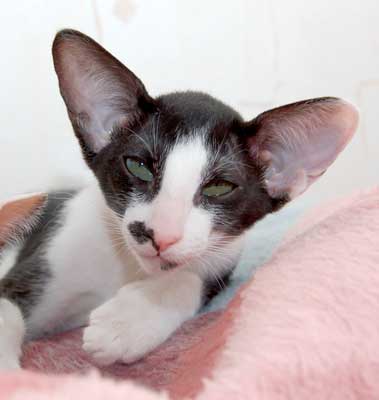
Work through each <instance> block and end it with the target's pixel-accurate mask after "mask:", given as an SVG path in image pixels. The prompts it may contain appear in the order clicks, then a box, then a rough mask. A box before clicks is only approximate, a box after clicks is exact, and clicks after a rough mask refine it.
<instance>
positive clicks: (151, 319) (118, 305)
mask: <svg viewBox="0 0 379 400" xmlns="http://www.w3.org/2000/svg"><path fill="white" fill-rule="evenodd" d="M177 325H178V321H177V318H176V317H175V315H172V314H170V311H169V310H166V309H164V308H163V307H161V306H159V305H158V304H156V303H155V302H153V301H152V299H151V298H149V295H148V293H146V290H145V288H144V286H143V284H142V283H135V284H129V285H127V286H125V287H124V288H123V289H121V290H120V291H119V292H118V294H117V295H116V296H115V297H114V298H113V299H111V300H109V301H108V302H106V303H105V304H103V305H102V306H100V307H99V308H97V309H96V310H94V311H93V312H92V313H91V315H90V323H89V326H88V328H86V329H85V331H84V335H83V349H84V350H85V351H86V352H88V353H89V354H91V356H92V357H93V358H94V359H95V360H96V362H97V363H99V364H101V365H109V364H112V363H114V362H115V361H122V362H125V363H131V362H133V361H137V360H138V359H140V358H142V357H143V356H144V355H145V354H147V353H148V352H150V351H151V350H153V349H154V348H156V347H157V346H158V345H159V344H161V343H162V342H164V341H165V340H166V339H167V338H168V337H169V336H170V335H171V333H172V332H173V331H174V330H175V329H176V328H177Z"/></svg>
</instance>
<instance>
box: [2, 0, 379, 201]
mask: <svg viewBox="0 0 379 400" xmlns="http://www.w3.org/2000/svg"><path fill="white" fill-rule="evenodd" d="M0 10H1V15H0V48H1V57H0V126H1V131H0V182H1V193H0V197H5V196H8V195H11V194H14V193H17V192H23V191H26V190H30V189H34V188H41V187H43V186H44V185H45V184H46V182H47V181H48V180H49V179H50V180H51V177H55V176H57V175H68V176H75V177H79V176H82V175H84V174H86V172H87V171H86V168H85V166H84V163H83V162H82V160H81V157H80V152H79V149H78V146H77V144H76V142H75V140H74V137H73V134H72V133H71V128H70V126H69V123H68V118H67V116H66V111H65V108H64V105H63V102H62V100H61V99H60V96H59V93H58V87H57V82H56V78H55V74H54V72H53V66H52V60H51V55H50V46H51V41H52V39H53V36H54V33H55V32H56V31H57V30H58V29H61V28H64V27H72V28H76V29H79V30H82V31H84V32H85V33H87V34H89V35H91V36H93V37H94V38H95V39H97V40H99V41H100V42H101V43H102V44H103V45H105V46H106V47H108V48H109V49H110V50H111V52H113V53H114V54H115V55H116V56H117V57H119V58H120V59H121V60H122V61H123V62H125V63H126V64H127V65H128V66H129V67H130V68H131V69H132V70H134V71H135V72H136V73H137V75H139V77H140V78H141V79H142V80H143V81H144V82H145V84H146V86H147V88H148V89H149V90H150V92H151V93H152V94H158V93H162V92H167V91H171V90H175V89H199V90H204V91H208V92H210V93H211V94H213V95H215V96H217V97H219V98H221V99H223V100H224V101H226V102H229V103H230V104H231V105H233V106H234V107H236V108H237V109H238V110H239V111H241V112H242V113H243V115H244V116H245V117H246V118H251V117H253V116H255V115H256V114H257V113H259V112H261V111H263V110H265V109H267V108H270V107H274V106H276V105H279V104H282V103H287V102H291V101H295V100H299V99H303V98H309V97H316V96H326V95H333V96H341V97H344V98H346V99H348V100H350V101H352V102H354V103H355V104H357V105H358V107H359V108H360V110H361V112H362V117H361V127H360V130H359V133H358V135H357V136H356V137H355V139H354V140H353V142H352V143H351V144H350V145H349V147H348V148H347V149H346V151H345V152H344V153H343V155H342V156H341V157H340V158H339V159H338V160H337V162H336V163H335V164H334V166H333V167H332V168H331V169H330V170H329V172H328V173H327V174H326V175H325V176H324V177H323V178H322V179H321V180H320V181H319V183H317V184H316V185H314V187H312V189H311V190H310V191H309V193H308V195H307V196H308V197H311V198H313V199H315V200H316V201H320V200H323V199H325V198H327V197H330V196H336V195H343V194H346V193H349V192H351V191H353V190H355V189H357V188H363V187H367V186H369V185H372V184H374V183H378V182H379V132H378V127H379V23H378V22H379V2H378V0H364V1H363V0H333V1H330V0H317V1H314V2H310V1H304V0H286V1H283V0H233V1H230V0H191V1H184V0H118V1H117V0H107V1H105V0H97V1H96V0H92V1H91V0H80V1H78V0H65V1H52V0H51V1H48V0H33V1H27V0H14V1H10V0H9V1H5V0H3V1H2V2H1V6H0Z"/></svg>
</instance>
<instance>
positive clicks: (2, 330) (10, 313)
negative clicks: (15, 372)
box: [0, 298, 25, 370]
mask: <svg viewBox="0 0 379 400" xmlns="http://www.w3.org/2000/svg"><path fill="white" fill-rule="evenodd" d="M24 333H25V327H24V321H23V318H22V315H21V312H20V310H19V308H18V307H17V306H15V305H14V304H12V303H11V302H10V301H8V300H6V299H3V298H2V299H0V370H8V369H18V368H20V363H19V357H20V355H21V345H22V341H23V338H24Z"/></svg>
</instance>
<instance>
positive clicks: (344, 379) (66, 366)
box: [0, 188, 379, 400]
mask: <svg viewBox="0 0 379 400" xmlns="http://www.w3.org/2000/svg"><path fill="white" fill-rule="evenodd" d="M44 198H45V197H44V195H36V196H32V197H26V198H23V199H19V200H15V201H14V202H12V203H11V204H10V203H8V204H7V205H5V206H3V207H2V208H1V209H0V225H1V226H0V245H1V244H3V245H4V243H5V242H6V240H8V238H9V237H10V236H12V235H16V234H17V233H18V232H19V231H20V230H23V229H25V227H27V226H28V224H29V223H31V222H32V219H31V218H34V217H35V216H36V215H37V216H38V210H39V209H40V207H43V202H44ZM295 214H296V215H295ZM297 215H298V214H297V213H294V215H292V216H291V218H292V220H293V219H294V218H295V217H296V216H297ZM291 218H287V221H290V220H291ZM25 223H26V224H25ZM276 223H277V225H276V226H282V233H283V232H284V231H286V228H287V227H288V225H289V223H288V225H287V226H286V227H284V225H282V224H280V223H279V219H278V220H277V221H276ZM273 224H274V225H272V226H273V227H274V226H275V222H273ZM274 230H275V229H274ZM280 236H281V234H278V237H276V239H275V243H277V242H278V241H279V237H280ZM261 237H262V236H261ZM263 237H264V236H263ZM268 237H270V235H266V240H267V238H268ZM255 243H256V244H257V243H259V241H258V242H255ZM273 243H274V242H273ZM266 244H267V242H266ZM261 247H262V248H265V246H264V243H261ZM274 247H275V246H274V244H272V245H271V246H267V249H268V250H267V251H266V253H265V254H263V253H262V254H263V256H262V257H261V258H260V257H258V256H257V258H256V262H253V261H251V264H250V267H249V268H244V267H243V265H246V264H248V263H247V260H248V259H249V257H247V258H245V261H244V262H245V264H241V265H242V266H241V267H240V270H239V273H237V275H236V277H235V285H234V289H236V288H237V286H238V285H237V284H238V283H239V282H240V281H241V280H243V279H244V278H245V277H246V276H247V275H249V273H250V270H251V269H252V266H254V267H256V266H257V265H258V264H260V261H259V259H261V260H262V261H265V262H264V265H263V266H262V267H261V268H259V269H254V271H255V273H254V274H253V276H252V277H251V278H250V279H248V280H247V281H246V282H245V283H244V284H243V286H242V287H240V288H238V290H237V294H236V295H235V296H234V298H233V300H232V301H231V302H230V303H229V304H228V305H227V306H226V307H225V308H222V306H224V305H225V303H227V301H228V296H229V297H230V295H231V293H232V290H233V288H232V289H231V290H230V292H228V293H226V294H224V297H222V298H219V299H216V301H215V303H214V304H213V305H212V307H213V308H212V310H207V312H204V313H203V314H202V315H200V316H199V317H198V318H196V319H194V320H192V321H190V322H188V323H187V324H185V325H184V326H183V327H182V328H181V329H180V330H179V331H178V332H177V333H176V334H175V335H174V336H173V337H172V338H170V339H169V340H168V341H167V342H166V343H164V344H163V345H162V346H161V347H160V348H158V349H157V350H156V351H154V352H153V353H152V354H150V355H149V356H147V357H146V358H145V359H144V360H142V361H140V362H137V363H134V364H132V365H129V366H125V365H120V364H119V365H114V366H112V367H109V368H106V369H98V371H97V372H93V371H94V370H96V367H95V366H94V365H93V363H92V362H91V360H90V359H89V357H88V356H87V355H86V354H85V353H84V352H83V351H82V350H81V332H80V331H79V330H77V331H74V332H67V333H64V334H61V335H58V336H56V337H52V338H47V339H43V340H40V341H36V342H31V343H28V344H26V345H25V347H24V357H23V366H24V368H25V369H26V371H14V372H4V373H1V374H0V399H45V398H46V399H52V398H53V399H68V398H76V397H79V396H80V397H81V398H91V399H103V398H112V399H118V398H120V399H121V398H128V399H159V398H168V397H171V398H197V399H237V400H238V399H297V398H298V399H376V398H379V379H378V376H379V189H378V188H374V189H372V190H370V191H367V192H364V193H360V194H359V195H356V196H354V197H353V198H350V199H346V200H344V201H342V202H341V203H338V204H337V205H336V204H334V205H333V206H330V205H328V206H327V207H324V208H322V209H319V210H317V212H313V213H311V214H308V216H307V217H306V218H305V219H303V220H302V221H300V222H299V223H298V224H297V226H296V228H294V229H292V230H291V232H290V233H289V234H287V235H286V238H285V240H284V241H283V242H282V244H281V246H279V248H278V249H277V250H275V252H274V255H273V256H272V257H270V253H271V249H273V248H274ZM257 248H259V246H258V247H257ZM251 250H252V249H251V248H250V249H247V251H248V254H250V255H252V254H253V253H254V252H252V251H251ZM258 253H259V252H258ZM252 258H254V255H252ZM253 264H254V265H253ZM238 274H239V275H238ZM216 309H217V311H214V310H216ZM0 330H1V326H0ZM0 334H1V332H0ZM91 371H92V372H91ZM80 374H82V376H80ZM88 374H89V375H88ZM83 375H84V376H83ZM158 391H159V392H158ZM160 391H164V394H162V393H161V392H160Z"/></svg>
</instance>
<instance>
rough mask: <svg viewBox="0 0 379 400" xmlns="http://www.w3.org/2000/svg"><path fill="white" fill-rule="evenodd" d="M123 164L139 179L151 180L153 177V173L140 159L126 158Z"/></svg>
mask: <svg viewBox="0 0 379 400" xmlns="http://www.w3.org/2000/svg"><path fill="white" fill-rule="evenodd" d="M125 164H126V168H127V169H128V171H129V172H130V173H131V174H132V175H134V176H135V177H136V178H138V179H141V181H145V182H151V181H152V180H153V179H154V175H153V173H152V172H151V171H150V170H149V168H148V167H147V166H146V165H145V164H144V163H143V162H142V161H138V160H134V159H133V158H127V159H126V160H125Z"/></svg>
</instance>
